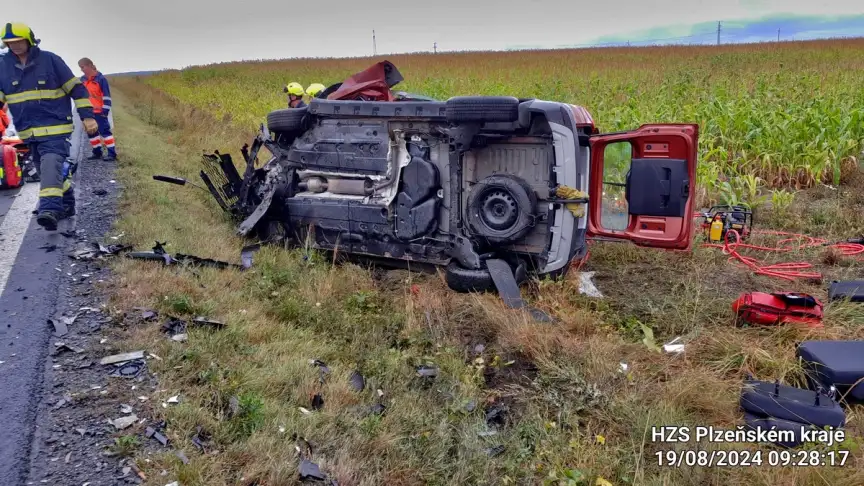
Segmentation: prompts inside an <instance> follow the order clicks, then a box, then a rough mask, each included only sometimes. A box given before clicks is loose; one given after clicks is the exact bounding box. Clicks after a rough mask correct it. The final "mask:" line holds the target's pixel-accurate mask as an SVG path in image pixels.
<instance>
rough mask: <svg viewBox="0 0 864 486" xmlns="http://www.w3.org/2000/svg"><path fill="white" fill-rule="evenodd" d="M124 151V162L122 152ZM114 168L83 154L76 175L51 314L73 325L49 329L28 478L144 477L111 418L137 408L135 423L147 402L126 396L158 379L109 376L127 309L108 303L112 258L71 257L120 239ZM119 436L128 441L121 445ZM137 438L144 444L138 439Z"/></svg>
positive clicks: (109, 480)
mask: <svg viewBox="0 0 864 486" xmlns="http://www.w3.org/2000/svg"><path fill="white" fill-rule="evenodd" d="M121 148H122V147H121ZM120 157H121V161H120V162H119V163H120V164H122V163H123V161H122V153H121V154H120ZM116 168H117V163H113V162H103V161H86V160H85V161H83V162H82V163H80V164H79V168H78V173H77V174H76V176H77V178H76V184H77V185H78V191H79V192H78V194H79V199H78V216H77V227H76V229H77V231H76V234H75V235H74V236H72V237H69V238H67V241H68V243H67V245H66V248H65V251H64V254H62V255H60V260H59V263H58V266H59V268H61V270H62V271H61V272H60V274H61V276H60V280H59V284H58V294H57V301H56V308H55V309H54V313H53V315H54V316H55V319H59V320H61V321H64V323H65V324H66V327H67V329H68V332H67V333H66V334H65V335H61V336H58V335H57V333H54V334H52V335H51V336H50V341H49V343H48V350H47V353H46V355H47V359H46V360H45V363H44V379H43V381H42V383H41V390H39V392H40V393H39V394H40V395H41V397H40V396H37V397H36V398H35V399H34V400H36V401H38V410H37V412H36V419H35V423H36V430H35V434H34V437H33V443H32V446H31V450H30V472H29V476H28V480H27V483H26V484H51V485H56V486H65V485H78V486H80V485H83V484H87V485H89V486H100V485H118V484H142V483H143V482H144V481H143V480H142V478H141V477H140V476H139V475H138V474H137V471H138V470H137V469H136V468H135V466H134V465H132V464H131V461H129V460H128V459H127V458H125V457H124V456H123V454H122V452H124V451H126V450H129V449H130V448H131V447H132V446H133V445H134V442H132V441H131V439H124V438H122V436H123V435H125V434H124V430H126V429H124V430H120V429H118V427H116V426H115V425H114V424H112V423H110V422H109V421H110V420H115V419H118V418H124V417H125V418H127V419H129V420H131V419H130V417H132V416H133V415H134V416H136V417H141V418H139V419H138V420H137V421H135V423H138V422H140V421H141V420H144V418H143V417H144V415H145V414H144V413H142V408H143V407H145V406H149V404H146V403H145V402H144V401H142V400H139V399H137V398H136V399H135V401H134V403H133V402H132V401H131V400H129V397H130V396H136V397H137V396H141V397H144V396H148V395H149V392H150V391H151V390H152V389H153V387H154V386H155V385H154V382H153V381H151V380H152V377H150V374H149V373H147V372H146V366H145V369H142V370H141V371H140V373H138V374H137V376H136V377H116V376H111V373H112V371H116V370H117V366H116V365H107V366H106V365H101V364H100V360H101V359H102V358H103V357H105V356H108V355H112V354H115V353H120V352H122V351H123V350H117V349H116V348H115V343H116V341H117V340H116V339H114V338H113V337H112V332H111V324H112V323H113V322H115V321H116V320H117V319H118V318H119V319H120V320H122V316H117V315H116V314H115V315H112V314H111V311H110V306H109V305H107V299H108V295H109V291H110V288H108V284H107V282H109V281H110V271H109V265H108V263H109V260H107V259H93V260H79V259H76V258H73V257H71V256H70V254H73V253H75V252H76V251H81V249H87V248H88V245H91V244H92V242H94V241H98V242H101V243H102V244H103V245H106V246H107V245H111V244H117V241H118V240H117V239H116V236H117V235H115V234H113V233H112V223H113V222H114V220H115V218H116V216H117V201H118V198H119V196H120V194H121V191H122V188H121V187H120V185H119V183H118V181H116V180H115V179H114V177H115V170H116ZM112 236H113V237H115V238H112ZM130 408H131V413H128V412H130ZM130 428H131V427H130ZM117 438H120V441H121V442H120V444H121V446H124V447H120V448H118V447H117V446H116V445H117V442H115V439H117ZM145 440H146V439H145ZM137 442H138V443H139V444H140V443H141V438H138V439H137ZM142 445H143V444H142ZM118 450H119V452H120V454H118ZM139 451H140V448H139Z"/></svg>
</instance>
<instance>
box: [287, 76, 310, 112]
mask: <svg viewBox="0 0 864 486" xmlns="http://www.w3.org/2000/svg"><path fill="white" fill-rule="evenodd" d="M282 91H284V92H286V93H288V108H305V107H306V103H304V102H303V95H304V94H305V93H306V90H304V89H303V86H302V85H301V84H300V83H296V82H294V83H289V84H288V86H285V88H284V89H283V90H282Z"/></svg>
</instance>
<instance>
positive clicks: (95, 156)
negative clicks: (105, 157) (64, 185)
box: [87, 148, 102, 160]
mask: <svg viewBox="0 0 864 486" xmlns="http://www.w3.org/2000/svg"><path fill="white" fill-rule="evenodd" d="M101 159H102V149H101V148H99V149H96V150H94V151H93V153H92V154H90V157H87V160H101Z"/></svg>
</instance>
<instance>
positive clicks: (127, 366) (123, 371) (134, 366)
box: [111, 359, 147, 378]
mask: <svg viewBox="0 0 864 486" xmlns="http://www.w3.org/2000/svg"><path fill="white" fill-rule="evenodd" d="M146 366H147V363H146V362H145V361H144V360H143V359H136V360H134V361H127V362H125V363H123V364H119V365H117V367H116V368H114V371H112V372H111V376H116V377H120V378H135V377H137V376H138V375H139V374H140V373H141V371H142V370H143V369H144V368H145V367H146Z"/></svg>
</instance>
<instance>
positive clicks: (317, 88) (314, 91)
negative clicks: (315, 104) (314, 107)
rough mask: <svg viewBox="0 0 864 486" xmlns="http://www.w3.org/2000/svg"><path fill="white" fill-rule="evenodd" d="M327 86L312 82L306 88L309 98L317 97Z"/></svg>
mask: <svg viewBox="0 0 864 486" xmlns="http://www.w3.org/2000/svg"><path fill="white" fill-rule="evenodd" d="M325 89H326V88H325V86H324V85H323V84H321V83H312V84H310V85H309V87H308V88H306V94H307V95H309V98H310V99H311V98H316V97H317V96H318V94H319V93H321V92H322V91H324V90H325Z"/></svg>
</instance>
